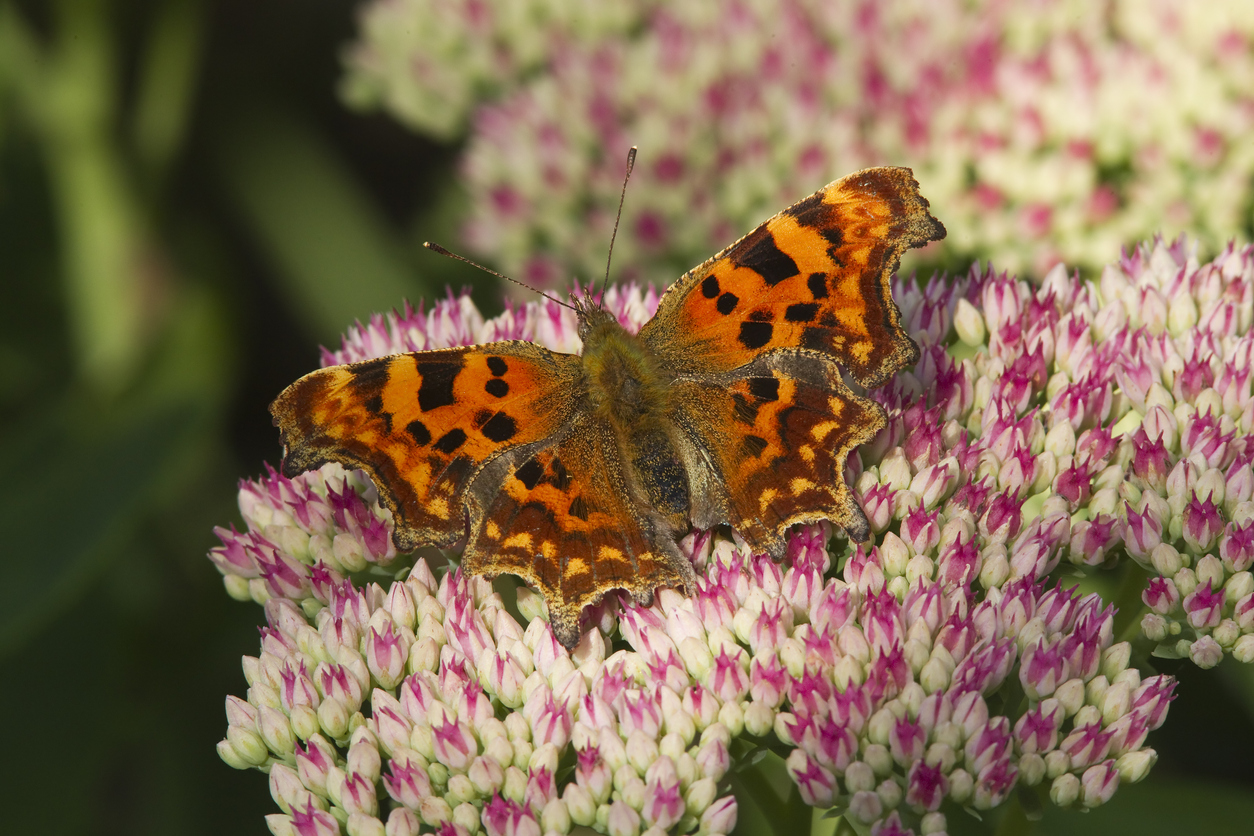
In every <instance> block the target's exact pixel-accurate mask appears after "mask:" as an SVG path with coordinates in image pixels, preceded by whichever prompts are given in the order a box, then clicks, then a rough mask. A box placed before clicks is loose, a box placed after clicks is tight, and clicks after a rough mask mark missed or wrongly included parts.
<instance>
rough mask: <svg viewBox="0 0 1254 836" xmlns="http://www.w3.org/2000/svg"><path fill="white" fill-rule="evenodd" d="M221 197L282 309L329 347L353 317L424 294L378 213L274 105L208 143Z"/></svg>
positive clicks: (303, 129) (325, 151)
mask: <svg viewBox="0 0 1254 836" xmlns="http://www.w3.org/2000/svg"><path fill="white" fill-rule="evenodd" d="M216 156H217V160H218V165H219V167H220V169H221V170H222V173H223V175H224V177H225V181H226V185H227V188H228V191H229V193H230V196H231V197H232V198H233V199H234V201H235V203H236V205H237V207H238V209H239V211H240V213H241V214H242V215H243V217H244V219H245V221H246V222H247V224H248V226H249V227H250V230H251V232H252V233H253V234H254V235H255V237H256V239H257V242H258V243H259V244H260V245H261V247H262V249H263V250H264V252H265V253H266V255H267V256H268V257H269V258H270V260H271V261H272V262H273V264H274V266H275V267H276V268H277V270H278V274H279V278H280V280H281V282H282V289H283V290H284V291H285V295H286V297H287V301H288V303H289V304H290V305H291V307H292V308H293V310H295V311H296V312H297V313H298V314H299V315H300V316H301V317H302V318H303V319H304V321H305V322H306V324H307V325H308V326H309V327H310V330H311V333H312V335H313V336H314V337H315V338H317V339H318V340H320V341H322V342H323V343H325V344H330V343H331V342H332V341H334V340H336V339H337V338H338V335H339V334H340V333H341V332H342V331H343V330H344V326H346V325H348V324H349V323H351V322H352V321H353V320H355V319H360V320H362V321H364V320H365V319H366V318H367V317H369V315H370V314H372V313H378V312H381V311H387V310H390V309H392V308H394V307H399V306H400V305H401V303H402V302H403V301H404V300H405V299H406V298H410V299H418V298H420V297H423V296H425V295H427V291H428V288H427V287H425V286H424V284H423V283H422V282H420V281H419V280H418V278H417V277H416V275H415V271H414V270H413V269H412V268H411V267H410V265H409V264H408V263H407V259H406V255H405V248H404V247H403V246H402V245H401V244H400V243H399V242H398V241H397V240H396V238H395V237H394V235H393V233H392V230H390V229H389V228H388V225H387V222H386V221H385V219H384V218H383V216H382V214H381V213H380V211H379V210H378V208H377V207H376V206H375V205H374V204H373V203H372V202H371V200H370V198H369V197H368V196H367V195H366V193H365V192H364V190H363V189H362V188H361V187H360V186H359V185H358V184H357V182H356V181H355V180H354V178H353V176H352V174H351V173H350V172H349V171H348V169H347V168H346V167H345V166H344V165H343V163H342V162H341V161H340V159H339V158H338V157H337V156H336V154H335V153H334V152H333V151H332V150H331V148H329V147H328V146H327V145H326V144H325V143H324V141H323V140H322V139H321V138H320V137H319V136H318V134H317V133H316V132H315V131H314V130H313V129H312V128H310V127H309V126H307V125H305V124H303V123H302V122H300V121H299V120H298V119H297V118H296V117H294V116H291V115H288V114H286V113H284V112H283V110H282V108H281V107H276V106H273V105H269V106H267V107H265V108H263V109H257V110H251V111H249V112H247V113H246V114H244V115H243V116H241V117H240V118H238V119H236V120H235V121H234V122H233V123H232V128H231V129H230V130H229V131H225V132H224V133H223V134H222V135H221V136H219V137H218V140H217V142H216Z"/></svg>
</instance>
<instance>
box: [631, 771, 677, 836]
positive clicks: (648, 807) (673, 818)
mask: <svg viewBox="0 0 1254 836" xmlns="http://www.w3.org/2000/svg"><path fill="white" fill-rule="evenodd" d="M655 767H657V768H656V769H655ZM649 773H650V774H649V775H648V783H647V786H646V789H645V796H644V806H643V807H641V809H640V813H641V816H642V818H643V819H644V822H645V824H647V825H649V826H650V827H658V828H662V829H668V828H670V827H671V826H672V825H674V824H675V823H676V822H678V821H679V819H680V818H681V817H682V816H683V815H684V812H685V806H684V798H683V795H682V793H681V791H680V786H679V777H678V776H677V775H676V774H675V767H674V765H673V764H672V763H671V759H670V758H666V757H663V758H660V759H659V760H658V761H656V762H655V763H654V766H651V767H650V768H649Z"/></svg>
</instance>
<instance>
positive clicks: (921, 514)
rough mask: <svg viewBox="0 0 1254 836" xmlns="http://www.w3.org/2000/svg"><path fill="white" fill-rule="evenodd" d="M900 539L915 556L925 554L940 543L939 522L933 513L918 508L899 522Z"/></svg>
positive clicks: (935, 513) (921, 507) (909, 512)
mask: <svg viewBox="0 0 1254 836" xmlns="http://www.w3.org/2000/svg"><path fill="white" fill-rule="evenodd" d="M900 536H901V539H902V540H904V541H905V542H906V545H908V546H909V547H910V549H911V551H913V552H914V553H915V554H927V553H929V552H930V551H931V550H932V549H934V548H936V544H937V543H939V542H940V522H939V519H938V514H937V512H935V511H927V510H925V509H924V508H923V506H919V507H918V508H915V509H913V510H911V511H908V512H907V513H906V516H905V518H904V519H902V521H901V535H900Z"/></svg>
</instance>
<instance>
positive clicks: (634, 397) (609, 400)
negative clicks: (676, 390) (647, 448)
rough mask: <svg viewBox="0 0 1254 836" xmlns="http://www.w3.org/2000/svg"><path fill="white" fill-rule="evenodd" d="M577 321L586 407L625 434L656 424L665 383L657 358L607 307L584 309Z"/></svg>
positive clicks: (662, 409) (663, 407) (663, 405)
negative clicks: (603, 308) (587, 404)
mask: <svg viewBox="0 0 1254 836" xmlns="http://www.w3.org/2000/svg"><path fill="white" fill-rule="evenodd" d="M580 325H581V328H580V331H581V336H582V337H583V354H582V359H581V362H582V365H583V372H584V381H585V386H586V387H587V388H586V392H587V397H588V400H589V405H590V406H591V407H592V408H593V410H594V411H595V412H596V413H597V414H598V415H599V416H600V417H602V418H603V419H605V420H606V421H608V422H609V423H610V424H612V425H613V426H614V427H615V428H616V429H617V430H619V431H620V432H621V433H623V434H626V435H631V434H632V433H633V432H638V431H640V430H642V429H645V428H646V427H648V426H650V425H653V424H656V423H657V422H658V421H659V420H660V418H661V416H662V415H663V414H664V413H665V411H666V405H667V398H666V393H667V383H668V382H669V381H667V380H666V379H665V377H664V375H663V374H662V373H661V371H660V369H659V365H658V362H657V357H656V356H655V355H654V354H653V352H652V351H651V350H650V349H649V348H648V346H646V345H645V344H644V343H642V342H641V341H640V339H639V337H637V336H636V335H635V334H631V333H628V331H627V330H626V329H625V328H623V326H622V325H620V324H619V323H618V320H616V319H615V318H614V317H613V316H612V315H610V314H609V313H608V312H607V311H605V310H602V309H599V308H593V309H590V310H588V311H587V312H586V313H585V314H584V315H583V316H582V317H581V322H580Z"/></svg>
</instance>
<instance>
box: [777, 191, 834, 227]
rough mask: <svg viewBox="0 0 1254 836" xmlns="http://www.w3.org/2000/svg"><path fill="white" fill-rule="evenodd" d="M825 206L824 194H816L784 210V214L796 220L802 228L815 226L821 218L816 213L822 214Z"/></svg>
mask: <svg viewBox="0 0 1254 836" xmlns="http://www.w3.org/2000/svg"><path fill="white" fill-rule="evenodd" d="M824 205H825V204H824V203H823V193H822V192H816V193H814V194H812V195H810V196H809V197H807V198H806V199H805V200H799V201H797V202H796V203H794V204H793V205H792V206H789V207H788V208H787V209H785V210H784V214H785V215H791V216H792V217H794V218H796V219H797V222H798V223H800V224H801V225H802V226H815V220H816V219H817V218H820V215H818V214H816V213H819V212H822V211H823V208H824Z"/></svg>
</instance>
